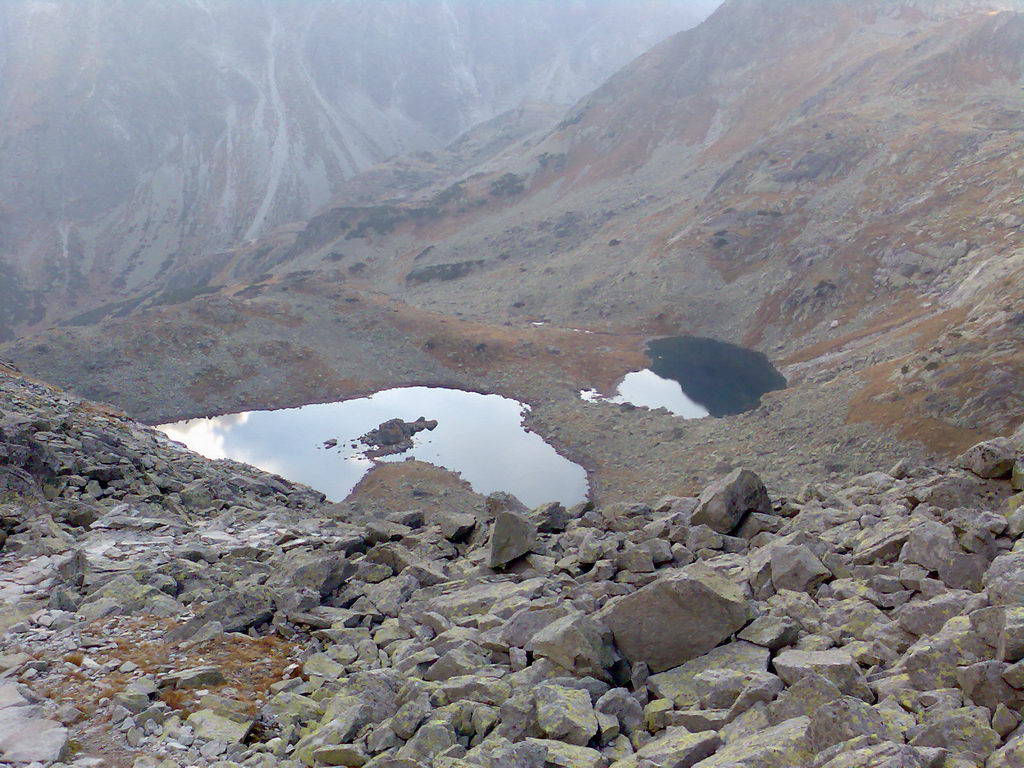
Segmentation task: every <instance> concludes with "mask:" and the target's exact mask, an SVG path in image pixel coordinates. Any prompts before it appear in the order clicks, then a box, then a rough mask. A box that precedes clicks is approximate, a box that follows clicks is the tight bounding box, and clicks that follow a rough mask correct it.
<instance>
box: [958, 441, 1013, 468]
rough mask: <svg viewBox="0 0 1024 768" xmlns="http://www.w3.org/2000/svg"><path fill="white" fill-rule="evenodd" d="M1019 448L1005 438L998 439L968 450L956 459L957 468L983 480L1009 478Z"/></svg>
mask: <svg viewBox="0 0 1024 768" xmlns="http://www.w3.org/2000/svg"><path fill="white" fill-rule="evenodd" d="M1017 452H1018V449H1017V446H1016V445H1014V443H1013V441H1012V440H1010V439H1009V438H1005V437H997V438H996V439H994V440H988V441H986V442H984V443H978V444H977V445H975V446H973V447H971V448H968V449H967V450H966V451H965V452H964V453H962V454H960V455H959V456H957V457H956V463H957V466H959V467H963V468H964V469H966V470H968V471H969V472H973V473H974V474H976V475H977V476H978V477H983V478H1003V477H1009V476H1010V473H1011V472H1012V471H1013V463H1014V461H1015V459H1016V458H1017Z"/></svg>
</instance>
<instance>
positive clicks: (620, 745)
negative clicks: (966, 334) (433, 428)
mask: <svg viewBox="0 0 1024 768" xmlns="http://www.w3.org/2000/svg"><path fill="white" fill-rule="evenodd" d="M0 371H3V372H0V531H2V533H0V539H2V541H3V547H2V550H0V631H2V632H3V634H2V635H0V763H2V764H4V765H7V764H11V765H30V764H34V765H74V766H80V767H81V768H86V766H106V765H111V766H133V767H134V768H171V767H172V766H192V765H196V766H217V767H218V768H234V767H235V766H251V767H252V768H277V767H278V766H283V767H284V768H302V767H309V768H314V767H315V766H352V767H356V766H367V768H551V767H554V768H691V767H693V766H696V767H697V768H727V767H728V768H790V767H792V768H807V767H810V766H813V767H814V768H866V767H870V768H971V767H976V766H985V767H986V768H1011V767H1013V766H1021V765H1024V726H1022V725H1021V720H1022V710H1024V541H1022V539H1021V536H1022V534H1024V495H1022V494H1021V491H1022V490H1024V461H1022V449H1024V445H1022V443H1024V431H1018V432H1017V433H1016V435H1015V436H1013V437H1007V438H1002V439H998V440H994V441H990V442H987V443H983V444H980V445H978V446H976V447H974V448H972V449H970V450H969V451H967V452H966V453H965V454H963V455H962V456H960V457H959V458H958V459H957V460H956V461H955V462H953V463H952V464H950V465H947V466H922V465H918V464H915V463H913V462H901V463H900V464H897V465H896V466H894V467H890V468H888V469H886V470H885V471H877V472H872V473H870V474H867V475H862V476H859V477H850V478H849V479H847V480H846V481H845V482H844V483H841V484H836V485H809V486H807V487H805V488H804V489H803V490H802V491H800V492H799V493H798V494H795V495H794V496H793V497H792V498H780V497H778V496H775V495H773V494H772V493H771V489H770V488H766V487H765V485H764V484H763V483H762V481H761V479H760V478H759V477H758V476H757V475H756V474H755V473H753V472H750V471H749V470H744V469H740V470H737V471H735V472H733V473H732V474H730V475H727V476H725V477H722V478H710V477H709V478H708V485H707V487H706V489H705V490H704V491H703V493H701V494H700V495H699V496H696V497H692V498H689V497H687V498H683V497H666V498H662V499H659V500H648V501H647V502H646V503H645V502H643V501H638V502H637V503H633V504H623V503H616V504H609V505H601V504H599V505H596V506H595V505H593V504H589V503H588V504H581V505H578V506H576V507H572V508H568V509H567V508H565V507H563V506H561V505H558V504H548V505H544V506H542V507H539V508H537V509H533V510H529V509H526V508H524V507H523V506H522V505H521V504H519V503H518V502H517V501H516V500H515V499H514V498H512V497H510V496H507V495H503V494H494V495H491V496H489V497H487V498H483V497H475V500H474V502H473V503H467V502H465V500H464V499H463V500H462V501H461V502H460V503H459V504H458V505H455V504H454V503H453V505H452V508H450V509H445V508H444V505H440V506H438V505H437V504H436V503H435V504H432V505H430V506H429V509H427V510H426V511H424V510H420V509H416V508H409V509H395V510H392V512H391V513H390V514H387V515H385V516H382V517H381V516H373V517H371V516H369V515H360V514H358V512H357V510H358V505H357V504H349V505H329V504H327V503H326V502H325V501H324V498H323V496H322V495H321V494H319V493H317V492H315V491H312V490H310V489H307V488H304V487H301V486H298V485H295V484H292V483H289V482H288V481H286V480H283V479H281V478H279V477H276V476H273V475H269V474H266V473H263V472H260V471H258V470H256V469H253V468H252V467H248V466H246V465H243V464H238V463H235V462H230V461H208V460H206V459H203V458H201V457H199V456H197V455H196V454H193V453H191V452H189V451H187V450H186V449H184V448H183V447H182V446H180V445H178V444H175V443H172V442H171V441H170V440H169V439H168V438H166V437H165V436H163V435H162V433H159V432H157V431H156V430H153V429H150V428H148V427H145V426H144V425H141V424H139V423H137V422H134V421H132V420H130V419H128V418H126V417H124V416H122V415H119V414H117V413H116V412H113V411H111V410H109V409H105V408H102V407H100V406H97V405H95V404H92V403H89V402H87V401H84V400H81V399H79V398H77V397H74V396H71V395H69V394H67V393H64V392H61V391H58V390H55V389H53V388H50V387H48V386H46V385H43V384H39V383H36V382H32V381H28V380H26V379H24V378H22V377H20V376H19V375H17V374H16V372H14V371H13V370H8V369H0ZM422 492H423V493H424V494H429V493H430V489H426V488H425V489H422ZM435 502H436V499H435ZM438 509H441V510H442V511H438Z"/></svg>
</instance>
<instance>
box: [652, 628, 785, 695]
mask: <svg viewBox="0 0 1024 768" xmlns="http://www.w3.org/2000/svg"><path fill="white" fill-rule="evenodd" d="M770 656H771V654H770V653H769V651H768V649H767V648H762V647H761V646H757V645H754V644H753V643H748V642H744V641H739V642H735V643H728V644H726V645H721V646H719V647H718V648H714V649H713V650H711V651H709V652H708V653H706V654H704V655H703V656H700V657H698V658H696V659H693V660H691V661H688V662H686V663H685V664H681V665H680V666H678V667H675V668H673V669H669V670H666V671H665V672H661V673H659V674H656V675H652V676H651V677H650V678H649V679H648V681H647V684H648V686H649V687H650V689H651V690H652V691H654V693H655V694H657V695H658V696H661V697H662V698H666V699H670V700H672V702H673V703H674V704H675V706H676V707H678V708H679V709H694V708H697V707H699V706H700V703H701V701H700V697H701V686H700V682H699V680H698V677H699V676H700V675H701V674H702V673H704V672H709V671H714V670H718V669H727V670H731V671H734V672H738V673H742V674H750V675H755V674H759V673H762V672H766V671H767V669H768V660H769V657H770Z"/></svg>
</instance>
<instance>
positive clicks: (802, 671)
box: [774, 649, 874, 703]
mask: <svg viewBox="0 0 1024 768" xmlns="http://www.w3.org/2000/svg"><path fill="white" fill-rule="evenodd" d="M774 664H775V674H777V675H778V676H779V677H781V678H782V681H783V682H784V683H785V684H786V685H795V684H796V683H797V682H799V681H800V680H802V679H803V678H805V677H807V676H808V675H811V674H815V675H820V676H821V677H824V678H825V679H826V680H828V681H829V682H830V683H832V684H833V685H835V686H836V688H838V689H839V690H840V691H841V692H842V693H844V694H846V695H847V696H856V697H857V698H858V699H862V700H864V701H867V702H868V703H871V702H872V701H873V700H874V694H872V692H871V689H870V688H869V687H868V684H867V681H866V680H865V679H864V675H863V674H862V673H861V670H860V667H858V666H857V662H856V661H854V658H853V657H852V656H851V655H850V654H849V653H847V652H846V651H841V650H838V649H833V650H829V651H783V652H782V653H780V654H779V655H778V656H776V657H775V660H774Z"/></svg>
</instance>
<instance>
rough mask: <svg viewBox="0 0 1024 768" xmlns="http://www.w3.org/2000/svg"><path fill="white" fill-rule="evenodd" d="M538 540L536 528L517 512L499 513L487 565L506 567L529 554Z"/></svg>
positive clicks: (495, 521)
mask: <svg viewBox="0 0 1024 768" xmlns="http://www.w3.org/2000/svg"><path fill="white" fill-rule="evenodd" d="M536 538H537V529H536V527H534V525H533V523H531V522H530V521H529V520H527V519H526V518H525V517H523V516H522V515H520V514H518V513H516V512H509V511H503V512H499V513H498V516H497V518H495V520H494V528H493V530H492V531H491V542H490V551H489V552H488V555H487V565H488V566H490V567H491V568H503V567H505V566H506V565H508V564H509V563H511V562H512V561H513V560H517V559H519V558H520V557H522V556H523V555H525V554H526V553H527V552H529V551H530V548H531V547H533V543H534V541H535V540H536Z"/></svg>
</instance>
